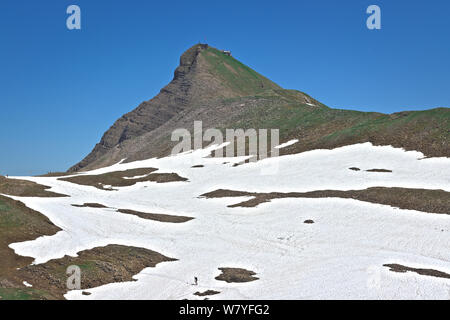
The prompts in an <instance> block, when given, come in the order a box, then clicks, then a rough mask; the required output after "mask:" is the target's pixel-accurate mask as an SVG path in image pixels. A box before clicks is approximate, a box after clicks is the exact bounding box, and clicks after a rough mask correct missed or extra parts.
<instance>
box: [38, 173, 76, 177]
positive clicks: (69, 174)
mask: <svg viewBox="0 0 450 320" xmlns="http://www.w3.org/2000/svg"><path fill="white" fill-rule="evenodd" d="M71 175H73V173H70V172H48V173H45V174H40V175H37V176H36V177H42V178H53V177H64V176H71Z"/></svg>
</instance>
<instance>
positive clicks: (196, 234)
mask: <svg viewBox="0 0 450 320" xmlns="http://www.w3.org/2000/svg"><path fill="white" fill-rule="evenodd" d="M291 142H292V141H290V142H288V143H291ZM285 145H286V144H285ZM281 146H283V145H281ZM281 146H280V147H281ZM211 151H212V148H209V149H206V150H198V151H195V152H190V153H184V154H181V155H177V156H171V157H166V158H160V159H156V158H154V159H149V160H144V161H137V162H132V163H118V164H115V165H113V166H111V167H107V168H102V169H98V170H94V171H91V172H89V174H100V173H105V172H111V171H117V170H127V169H133V168H143V167H146V168H148V167H154V168H158V169H159V171H158V172H167V173H169V172H176V173H178V174H179V175H180V176H182V177H186V178H188V179H189V181H188V182H171V183H155V182H140V183H137V184H136V185H133V186H129V187H121V188H117V189H118V191H104V190H99V189H96V188H94V187H89V186H82V185H77V184H73V183H69V182H65V181H59V180H57V178H53V177H46V178H42V177H41V178H38V177H27V178H25V179H28V180H32V181H36V182H38V183H41V184H45V185H48V186H51V187H52V189H51V191H54V192H59V193H63V194H67V195H70V197H67V198H19V197H14V198H15V199H18V200H20V201H22V202H24V203H25V204H26V205H27V206H29V207H30V208H32V209H34V210H37V211H39V212H42V213H43V214H45V215H46V216H48V217H49V219H50V220H51V221H52V222H53V223H54V224H55V225H57V226H59V227H60V228H61V229H62V230H63V231H60V232H58V233H57V234H56V235H53V236H45V237H40V238H38V239H36V240H33V241H26V242H21V243H14V244H11V245H10V247H11V248H13V249H14V250H15V252H16V253H17V254H20V255H24V256H31V257H34V258H35V259H36V260H35V263H43V262H46V261H48V260H50V259H56V258H61V257H63V256H64V255H66V254H67V255H72V256H75V255H76V253H77V252H79V251H82V250H87V249H91V248H94V247H98V246H105V245H108V244H121V245H130V246H137V247H143V248H148V249H151V250H155V251H158V252H160V253H162V254H164V255H166V256H169V257H173V258H177V259H179V260H178V261H175V262H164V263H161V264H158V265H157V266H156V267H155V268H147V269H144V270H143V271H142V272H141V273H139V274H138V275H136V276H135V279H137V280H138V281H135V282H126V283H113V284H108V285H104V286H101V287H98V288H94V289H92V290H90V292H92V295H90V296H85V295H82V293H81V292H82V291H70V292H69V293H67V294H66V298H68V299H184V298H188V299H196V296H194V295H193V293H194V292H196V291H204V290H208V289H211V290H216V291H220V292H221V293H220V294H218V295H214V296H211V297H209V298H210V299H449V298H450V281H449V280H448V279H438V278H433V277H428V276H422V275H418V274H414V273H394V272H392V271H389V269H388V268H386V267H383V264H387V263H400V264H403V265H407V266H423V267H426V268H431V269H436V270H440V271H443V272H447V273H450V250H448V248H449V246H450V215H444V214H430V213H422V212H418V211H413V210H401V209H396V208H392V207H390V206H385V205H380V204H373V203H365V202H361V201H356V200H353V199H337V198H326V199H303V198H299V199H277V200H273V201H271V202H269V203H263V204H261V205H259V206H258V207H256V208H228V207H227V205H230V204H234V203H237V202H239V201H242V200H244V199H245V198H246V197H242V198H220V199H205V198H201V197H199V196H200V195H201V194H203V193H206V192H210V191H214V190H216V189H219V188H222V189H231V190H243V191H255V192H272V191H278V192H289V191H297V192H306V191H313V190H324V189H334V190H350V189H365V188H369V187H376V186H386V187H394V186H395V187H406V188H426V189H442V190H445V191H450V159H449V158H427V159H422V158H423V154H421V153H420V152H414V151H409V152H406V151H404V150H402V149H397V148H393V147H390V146H373V145H371V144H370V143H364V144H357V145H351V146H346V147H342V148H337V149H334V150H314V151H309V152H304V153H300V154H295V155H287V156H282V157H278V158H268V159H264V160H262V161H259V162H256V163H248V164H245V165H240V166H237V167H233V166H232V164H233V163H238V162H240V161H242V159H243V158H227V159H223V158H207V157H206V156H207V155H209V153H210V152H211ZM225 161H226V162H230V163H231V165H230V164H227V165H224V164H223V163H224V162H225ZM199 164H201V165H204V167H203V168H195V169H193V168H191V167H192V166H193V165H199ZM267 167H271V168H272V169H273V170H272V171H270V170H269V173H273V174H267V172H266V174H262V173H261V172H262V169H264V168H267ZM349 167H358V168H361V170H362V171H359V172H355V171H352V170H349V169H348V168H349ZM370 168H388V169H390V170H392V171H393V172H392V173H389V174H377V173H370V172H364V171H363V170H366V169H370ZM21 178H23V177H21ZM247 198H248V197H247ZM88 202H97V203H102V204H103V205H106V206H108V207H111V208H124V209H125V208H126V209H132V210H136V211H144V212H154V213H163V214H176V215H182V216H190V217H194V218H195V219H194V220H191V221H189V222H186V223H180V224H170V223H160V222H157V221H152V220H145V219H141V218H139V217H136V216H133V215H127V214H118V213H114V212H112V211H111V210H108V209H89V208H77V207H73V206H71V204H72V203H88ZM306 219H312V220H314V221H315V223H314V224H311V225H308V224H304V223H303V221H305V220H306ZM219 267H235V268H244V269H247V270H251V271H254V272H256V274H257V275H256V276H257V277H258V278H259V280H257V281H253V282H248V283H225V282H223V281H217V280H215V279H214V278H215V277H216V276H218V275H219V274H220V271H219V270H218V268H219ZM194 277H198V281H199V285H198V286H193V285H192V282H193V279H194Z"/></svg>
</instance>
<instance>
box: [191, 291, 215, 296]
mask: <svg viewBox="0 0 450 320" xmlns="http://www.w3.org/2000/svg"><path fill="white" fill-rule="evenodd" d="M219 293H220V291H215V290H206V291H204V292H199V291H197V292H196V293H194V296H199V297H204V296H213V295H215V294H219Z"/></svg>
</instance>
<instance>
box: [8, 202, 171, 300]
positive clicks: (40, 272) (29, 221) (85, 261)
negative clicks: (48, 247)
mask: <svg viewBox="0 0 450 320" xmlns="http://www.w3.org/2000/svg"><path fill="white" fill-rule="evenodd" d="M60 230H61V229H60V228H58V227H56V226H55V225H54V224H52V223H51V222H50V220H48V219H47V217H45V216H44V215H42V214H41V213H39V212H37V211H34V210H32V209H30V208H28V207H26V206H25V205H24V204H23V203H21V202H19V201H15V200H12V199H9V198H7V197H3V196H0V257H1V259H0V296H1V297H2V299H3V300H11V299H12V300H23V299H63V294H65V293H66V292H67V289H66V281H67V278H68V275H66V269H67V267H68V266H70V265H78V266H79V267H80V268H81V277H82V278H81V281H82V282H81V288H82V289H88V288H93V287H97V286H100V285H103V284H107V283H112V282H122V281H132V276H133V275H135V274H137V273H139V272H140V271H141V270H142V269H144V268H147V267H154V266H155V265H156V264H158V263H160V262H163V261H173V260H175V259H172V258H168V257H165V256H164V255H162V254H160V253H157V252H154V251H151V250H147V249H143V248H136V247H127V246H120V245H108V246H106V247H100V248H95V249H92V250H85V251H82V252H79V253H78V257H68V256H65V257H63V258H61V259H55V260H51V261H48V262H47V263H44V264H39V265H31V263H32V262H33V260H34V259H33V258H30V257H23V256H19V255H16V254H15V253H14V251H13V250H12V249H11V248H9V246H8V245H9V244H11V243H16V242H23V241H29V240H34V239H36V238H38V237H40V236H43V235H54V234H55V233H56V232H58V231H60ZM18 268H19V270H17V269H18ZM23 281H26V282H28V283H29V284H31V285H32V286H33V287H31V288H28V287H26V286H25V285H24V284H23Z"/></svg>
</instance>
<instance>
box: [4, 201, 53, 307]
mask: <svg viewBox="0 0 450 320" xmlns="http://www.w3.org/2000/svg"><path fill="white" fill-rule="evenodd" d="M60 230H61V229H60V228H58V227H57V226H55V225H54V224H52V223H51V222H50V220H49V219H48V218H47V217H45V216H44V215H43V214H41V213H39V212H37V211H34V210H32V209H30V208H28V207H27V206H25V205H24V204H23V203H22V202H19V201H15V200H12V199H10V198H7V197H3V196H0V257H1V258H0V296H2V297H3V299H50V298H54V296H53V295H52V294H51V293H50V292H48V291H45V290H39V288H27V287H25V285H23V281H24V280H25V279H22V277H21V276H20V274H19V271H18V270H17V268H23V267H26V266H27V265H29V264H31V263H32V262H33V260H34V259H32V258H30V257H23V256H19V255H16V254H15V253H14V250H13V249H11V248H9V244H11V243H15V242H23V241H29V240H34V239H36V238H38V237H40V236H43V235H48V236H50V235H54V234H56V233H57V232H58V231H60Z"/></svg>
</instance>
